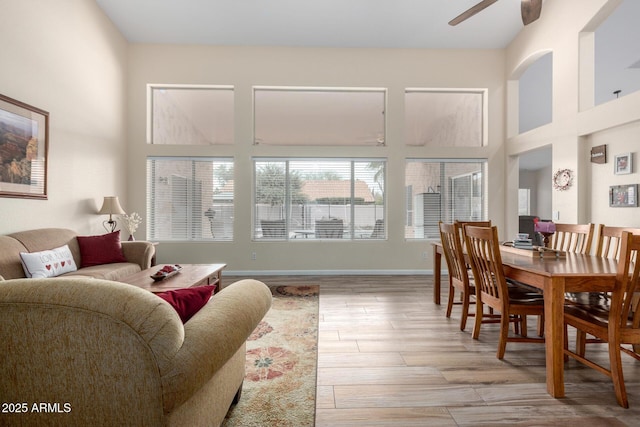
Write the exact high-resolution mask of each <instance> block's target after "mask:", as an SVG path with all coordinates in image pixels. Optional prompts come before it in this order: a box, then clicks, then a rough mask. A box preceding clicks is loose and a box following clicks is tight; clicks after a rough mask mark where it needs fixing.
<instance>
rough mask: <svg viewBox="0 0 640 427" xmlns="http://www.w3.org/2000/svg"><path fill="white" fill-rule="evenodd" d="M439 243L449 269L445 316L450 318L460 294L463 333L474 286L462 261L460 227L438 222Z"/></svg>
mask: <svg viewBox="0 0 640 427" xmlns="http://www.w3.org/2000/svg"><path fill="white" fill-rule="evenodd" d="M439 226H440V241H441V242H442V249H443V252H444V258H445V260H446V262H447V268H448V269H449V299H448V302H447V312H446V316H447V317H451V311H452V309H453V305H454V304H455V302H454V300H455V299H456V296H457V295H456V294H457V293H460V299H461V302H460V304H461V305H462V316H461V319H460V330H461V331H464V329H465V327H466V325H467V318H468V316H469V304H470V300H471V298H472V297H473V298H475V294H476V289H475V286H471V283H470V280H469V271H468V269H467V265H466V262H465V259H464V254H463V250H462V239H461V234H460V226H459V225H457V224H446V223H444V222H442V221H440V224H439Z"/></svg>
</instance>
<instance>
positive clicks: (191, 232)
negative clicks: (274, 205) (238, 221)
mask: <svg viewBox="0 0 640 427" xmlns="http://www.w3.org/2000/svg"><path fill="white" fill-rule="evenodd" d="M233 200H234V193H233V161H232V160H230V159H214V158H205V157H197V158H190V157H177V158H176V157H149V158H147V221H146V223H147V236H148V238H149V239H152V240H173V241H197V240H232V239H233Z"/></svg>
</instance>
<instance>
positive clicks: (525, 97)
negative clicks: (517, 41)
mask: <svg viewBox="0 0 640 427" xmlns="http://www.w3.org/2000/svg"><path fill="white" fill-rule="evenodd" d="M518 100H519V105H518V127H519V129H518V131H519V133H525V132H527V131H530V130H532V129H535V128H538V127H540V126H544V125H546V124H549V123H551V121H552V120H553V117H552V115H553V114H552V111H553V53H551V52H549V53H547V54H545V55H543V56H541V57H540V58H538V59H537V60H536V62H534V63H533V64H531V65H530V66H529V67H528V68H527V69H526V70H525V71H524V72H523V73H522V76H520V79H519V80H518Z"/></svg>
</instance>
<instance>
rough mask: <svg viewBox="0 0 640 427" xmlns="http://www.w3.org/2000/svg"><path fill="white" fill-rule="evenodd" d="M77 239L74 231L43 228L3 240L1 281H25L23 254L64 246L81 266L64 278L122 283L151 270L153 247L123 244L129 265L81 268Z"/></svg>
mask: <svg viewBox="0 0 640 427" xmlns="http://www.w3.org/2000/svg"><path fill="white" fill-rule="evenodd" d="M77 235H78V233H76V232H75V231H72V230H68V229H65V228H43V229H36V230H27V231H20V232H17V233H12V234H8V235H5V236H0V277H3V278H4V279H5V280H7V279H19V278H24V277H26V276H25V273H24V269H23V268H22V264H21V262H20V252H40V251H44V250H49V249H54V248H57V247H60V246H63V245H69V249H70V250H71V254H72V255H73V259H74V261H75V263H76V265H77V266H78V270H77V271H74V272H71V273H65V274H64V276H84V277H93V278H97V279H107V280H119V279H122V278H124V277H126V276H130V275H132V274H134V273H137V272H139V271H140V270H144V269H146V268H149V267H151V260H152V258H153V256H154V254H155V247H154V246H153V244H151V243H150V242H144V241H134V242H129V241H124V242H122V252H123V255H124V257H125V258H126V259H127V261H128V262H119V263H113V264H103V265H94V266H91V267H85V268H80V266H81V265H82V263H81V261H82V259H81V255H80V247H79V245H78V241H77V239H76V236H77Z"/></svg>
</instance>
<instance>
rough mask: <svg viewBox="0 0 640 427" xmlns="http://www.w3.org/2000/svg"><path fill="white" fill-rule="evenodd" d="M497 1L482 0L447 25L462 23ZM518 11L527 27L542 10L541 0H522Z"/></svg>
mask: <svg viewBox="0 0 640 427" xmlns="http://www.w3.org/2000/svg"><path fill="white" fill-rule="evenodd" d="M497 1H498V0H482V1H481V2H480V3H478V4H476V5H475V6H473V7H471V8H469V9H467V10H465V11H464V12H462V13H461V14H460V15H458V16H456V17H455V18H453V19H452V20H451V21H449V25H458V24H459V23H461V22H462V21H466V20H467V19H469V18H471V17H472V16H473V15H475V14H476V13H478V12H480V11H482V10H484V9H486V8H487V7H489V6H491V5H492V4H494V3H495V2H497ZM520 10H521V12H522V23H523V24H524V25H529V24H531V23H532V22H533V21H535V20H536V19H538V18H539V17H540V10H542V0H522V1H521V3H520Z"/></svg>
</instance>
